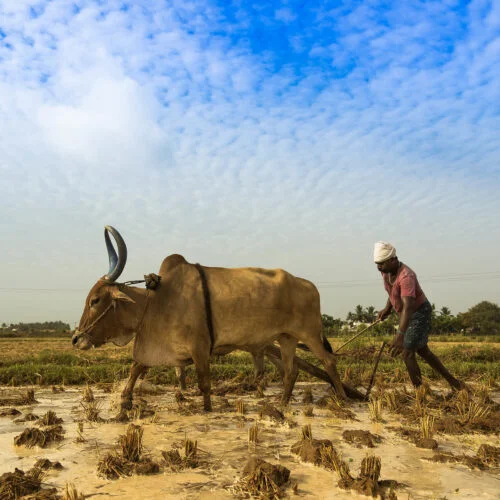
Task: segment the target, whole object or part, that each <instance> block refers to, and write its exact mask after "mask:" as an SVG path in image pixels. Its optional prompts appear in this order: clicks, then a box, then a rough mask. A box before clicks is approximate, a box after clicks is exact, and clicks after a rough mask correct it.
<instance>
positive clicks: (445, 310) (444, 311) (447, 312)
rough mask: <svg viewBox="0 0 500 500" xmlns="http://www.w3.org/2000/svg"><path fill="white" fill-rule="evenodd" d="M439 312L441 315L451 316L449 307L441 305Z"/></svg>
mask: <svg viewBox="0 0 500 500" xmlns="http://www.w3.org/2000/svg"><path fill="white" fill-rule="evenodd" d="M439 314H440V315H441V316H451V311H450V309H449V308H448V307H446V306H443V307H442V308H441V311H439Z"/></svg>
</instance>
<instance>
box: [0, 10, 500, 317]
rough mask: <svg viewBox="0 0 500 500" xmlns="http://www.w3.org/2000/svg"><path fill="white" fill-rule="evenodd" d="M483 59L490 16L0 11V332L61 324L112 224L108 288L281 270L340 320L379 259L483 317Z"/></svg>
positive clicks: (491, 128) (493, 150)
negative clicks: (214, 271)
mask: <svg viewBox="0 0 500 500" xmlns="http://www.w3.org/2000/svg"><path fill="white" fill-rule="evenodd" d="M499 47H500V4H499V3H498V2H494V1H489V0H472V1H467V2H462V1H456V0H447V1H446V2H426V1H416V0H412V1H410V2H405V3H403V4H393V5H387V3H386V2H382V1H377V0H370V1H368V0H366V1H355V2H328V1H323V2H318V3H317V4H315V5H314V6H310V5H307V4H306V3H304V2H303V1H293V0H290V1H282V2H281V1H274V2H266V3H265V4H259V3H253V4H251V5H246V4H242V5H239V4H238V3H237V2H234V3H228V2H221V1H205V0H192V1H189V2H180V1H178V0H172V1H168V2H167V1H163V0H152V1H147V2H146V1H145V0H137V1H133V2H125V1H115V0H110V1H109V2H99V1H97V0H76V1H67V0H55V1H48V0H19V1H17V2H3V3H2V4H0V174H1V178H2V182H1V183H0V209H1V214H2V217H1V218H0V234H1V235H2V245H1V248H2V258H1V259H0V292H1V293H0V322H6V323H7V322H9V323H19V322H25V323H29V322H34V321H41V322H43V321H53V320H61V321H64V322H67V323H69V324H70V325H71V326H73V325H74V323H75V322H78V321H79V318H80V316H81V313H82V310H83V306H84V302H85V298H86V296H87V293H88V291H89V290H90V288H91V286H92V285H93V284H94V283H95V281H97V279H98V278H99V277H100V276H102V275H103V274H105V273H106V272H107V268H108V264H107V254H106V250H105V245H104V238H103V228H104V226H105V225H108V224H110V225H112V226H114V227H116V228H117V229H118V230H119V231H120V233H121V234H122V236H123V237H124V239H125V242H126V244H127V247H128V250H129V256H128V262H127V265H126V267H125V270H124V272H123V275H122V277H121V278H120V279H121V280H122V281H126V280H133V279H141V278H142V277H143V275H144V274H148V273H151V272H157V271H158V269H159V266H160V264H161V262H162V260H163V258H164V257H166V256H167V255H169V254H173V253H180V254H182V255H184V257H185V258H186V259H187V260H188V261H189V262H193V263H194V262H199V263H201V264H202V265H206V266H221V267H263V268H271V269H273V268H282V269H285V270H287V271H288V272H290V273H292V274H294V275H296V276H300V277H303V278H306V279H308V280H310V281H312V282H313V283H315V284H316V285H317V287H318V290H319V292H320V294H321V310H322V313H324V314H328V315H330V316H333V317H340V318H344V317H345V316H346V315H347V312H348V311H349V310H351V309H352V308H353V307H355V305H356V304H370V305H373V306H374V307H375V308H376V310H380V309H382V308H383V306H384V305H385V303H386V300H387V295H386V292H385V290H384V289H383V286H382V283H381V280H380V276H379V274H378V271H377V269H376V266H375V265H374V263H373V257H372V254H373V245H374V243H375V242H376V241H378V240H385V241H389V242H391V243H392V244H393V245H394V246H395V247H396V249H397V252H398V256H399V257H400V259H401V261H403V262H404V263H405V264H407V265H409V266H410V267H411V268H412V269H413V270H414V271H415V272H416V274H417V276H418V278H419V281H420V283H421V286H422V288H423V291H424V293H425V294H426V295H427V297H428V299H429V301H430V302H431V303H435V304H436V305H437V307H439V308H440V307H443V306H446V307H449V308H450V309H451V311H452V313H453V314H457V312H459V311H460V312H465V311H466V310H467V309H469V308H470V307H472V306H474V305H475V304H477V303H479V302H481V301H482V300H488V301H490V302H493V303H496V304H498V303H500V286H499V279H500V265H499V264H498V254H499V249H500V222H499V219H498V214H500V197H499V196H498V192H499V190H500V50H498V49H499ZM495 214H497V215H496V216H495ZM55 318H57V319H55Z"/></svg>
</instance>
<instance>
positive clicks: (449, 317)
mask: <svg viewBox="0 0 500 500" xmlns="http://www.w3.org/2000/svg"><path fill="white" fill-rule="evenodd" d="M377 312H378V311H377V310H376V309H375V307H374V306H368V307H363V306H362V305H360V304H358V305H357V306H356V307H355V309H354V311H350V312H348V313H347V316H346V319H345V320H342V319H340V318H334V317H333V316H329V315H328V314H322V315H321V319H322V323H323V331H324V332H325V333H326V335H329V336H332V335H339V334H340V333H342V330H344V331H345V330H346V329H351V330H352V329H353V328H354V329H355V328H357V327H359V325H360V324H370V323H373V322H374V321H375V320H376V318H377ZM397 324H398V317H397V315H396V314H395V313H392V314H391V316H390V317H389V318H388V319H387V320H385V321H384V322H382V323H379V324H377V325H375V326H374V327H373V332H374V333H375V334H377V333H378V334H389V333H393V332H394V329H395V327H396V326H397ZM70 331H71V327H70V325H69V324H68V323H64V322H62V321H45V322H43V323H40V322H37V323H12V324H9V325H7V324H6V323H2V325H1V327H0V336H3V337H5V336H9V337H17V336H36V335H40V336H51V335H54V336H60V335H67V334H69V332H70ZM432 333H433V334H438V335H439V334H449V333H465V334H474V335H500V307H499V306H498V305H497V304H494V303H493V302H488V301H486V300H483V301H482V302H479V303H478V304H476V305H475V306H473V307H471V308H470V309H469V310H468V311H466V312H464V313H458V314H457V315H453V314H452V313H451V310H450V308H449V307H446V306H443V307H441V309H439V310H437V309H436V306H435V305H434V304H432Z"/></svg>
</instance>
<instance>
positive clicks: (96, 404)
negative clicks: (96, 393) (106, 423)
mask: <svg viewBox="0 0 500 500" xmlns="http://www.w3.org/2000/svg"><path fill="white" fill-rule="evenodd" d="M80 405H81V407H82V408H83V414H84V416H85V419H86V420H87V421H89V422H103V419H102V418H101V416H100V415H99V413H100V412H101V407H102V403H101V402H100V401H96V400H92V401H88V402H85V401H82V402H81V403H80Z"/></svg>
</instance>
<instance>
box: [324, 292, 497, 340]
mask: <svg viewBox="0 0 500 500" xmlns="http://www.w3.org/2000/svg"><path fill="white" fill-rule="evenodd" d="M377 313H378V311H377V310H376V309H375V307H373V306H368V307H363V306H362V305H360V304H358V305H357V306H356V307H355V309H354V311H350V312H348V313H347V316H346V319H345V320H344V321H343V320H342V319H340V318H334V317H333V316H329V315H328V314H322V316H321V318H322V323H323V331H324V332H325V333H326V334H327V335H339V334H340V333H342V330H344V331H345V330H346V329H353V328H354V329H355V328H357V327H359V325H360V324H370V323H373V322H374V321H375V320H376V319H377ZM398 323H399V319H398V316H397V315H396V313H394V312H393V313H392V314H391V316H390V317H389V318H388V319H386V320H385V321H384V322H382V323H379V324H377V325H375V326H374V327H373V332H374V333H375V334H376V333H379V334H389V333H393V332H394V329H395V328H396V327H397V325H398ZM432 333H433V334H437V335H439V334H450V333H451V334H453V333H464V334H474V335H499V334H500V307H499V306H498V305H497V304H494V303H493V302H488V301H486V300H483V301H482V302H479V303H478V304H476V305H475V306H473V307H471V308H470V309H469V310H468V311H466V312H464V313H458V314H457V315H453V314H452V313H451V310H450V308H449V307H446V306H443V307H441V309H439V310H437V308H436V306H435V304H432Z"/></svg>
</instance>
